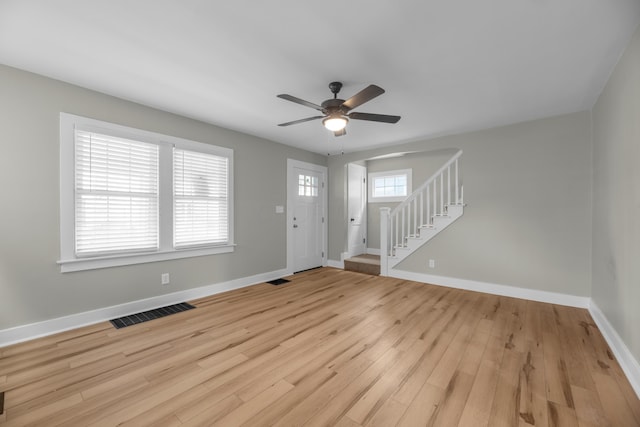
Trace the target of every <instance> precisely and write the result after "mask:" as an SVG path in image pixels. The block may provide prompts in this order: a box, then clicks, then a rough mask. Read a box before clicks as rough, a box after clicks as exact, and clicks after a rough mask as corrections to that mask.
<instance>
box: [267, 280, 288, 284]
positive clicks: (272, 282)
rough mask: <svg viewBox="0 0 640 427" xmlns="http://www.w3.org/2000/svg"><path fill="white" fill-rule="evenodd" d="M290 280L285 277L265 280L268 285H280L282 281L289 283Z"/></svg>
mask: <svg viewBox="0 0 640 427" xmlns="http://www.w3.org/2000/svg"><path fill="white" fill-rule="evenodd" d="M290 281H291V280H287V279H276V280H271V281H269V282H267V283H268V284H270V285H276V286H277V285H282V284H283V283H289V282H290Z"/></svg>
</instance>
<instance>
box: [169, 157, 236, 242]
mask: <svg viewBox="0 0 640 427" xmlns="http://www.w3.org/2000/svg"><path fill="white" fill-rule="evenodd" d="M173 188H174V195H173V196H174V197H173V201H174V219H173V220H174V228H173V229H174V240H173V241H174V247H175V248H183V247H189V246H198V245H212V244H213V245H217V244H227V243H229V194H228V189H229V159H228V158H227V157H223V156H216V155H213V154H208V153H202V152H197V151H190V150H184V149H179V148H174V150H173Z"/></svg>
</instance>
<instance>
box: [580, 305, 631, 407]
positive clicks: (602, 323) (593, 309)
mask: <svg viewBox="0 0 640 427" xmlns="http://www.w3.org/2000/svg"><path fill="white" fill-rule="evenodd" d="M589 313H591V317H593V320H594V321H595V322H596V325H598V329H600V332H602V335H603V336H604V339H605V340H606V341H607V344H609V347H611V351H613V354H614V355H615V356H616V359H617V360H618V363H619V364H620V367H621V368H622V370H623V371H624V373H625V375H626V376H627V379H628V380H629V383H631V387H633V390H634V391H635V392H636V394H637V395H638V399H640V363H638V360H636V358H635V357H633V354H631V351H630V350H629V347H627V345H626V344H625V343H624V341H623V340H622V338H620V335H618V333H617V332H616V330H615V329H614V327H613V325H612V324H611V323H609V320H608V319H607V317H606V316H605V315H604V313H603V312H602V311H601V310H600V308H599V307H598V306H597V305H596V303H595V302H594V301H593V300H591V304H590V305H589Z"/></svg>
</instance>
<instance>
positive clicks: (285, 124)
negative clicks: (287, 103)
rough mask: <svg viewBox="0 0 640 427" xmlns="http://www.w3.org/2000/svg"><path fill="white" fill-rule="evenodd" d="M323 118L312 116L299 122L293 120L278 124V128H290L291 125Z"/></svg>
mask: <svg viewBox="0 0 640 427" xmlns="http://www.w3.org/2000/svg"><path fill="white" fill-rule="evenodd" d="M323 117H324V116H313V117H307V118H306V119H300V120H294V121H292V122H286V123H280V124H279V125H278V126H291V125H297V124H298V123H304V122H309V121H311V120H316V119H321V118H323Z"/></svg>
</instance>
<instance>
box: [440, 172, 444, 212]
mask: <svg viewBox="0 0 640 427" xmlns="http://www.w3.org/2000/svg"><path fill="white" fill-rule="evenodd" d="M440 215H444V172H443V173H441V174H440Z"/></svg>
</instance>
